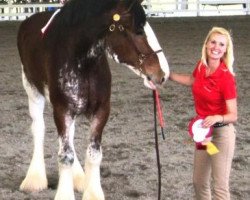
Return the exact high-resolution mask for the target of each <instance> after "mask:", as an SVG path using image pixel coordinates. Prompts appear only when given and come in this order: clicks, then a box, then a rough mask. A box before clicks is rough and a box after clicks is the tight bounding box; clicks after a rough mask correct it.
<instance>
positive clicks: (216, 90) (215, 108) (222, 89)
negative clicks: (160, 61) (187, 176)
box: [170, 27, 237, 200]
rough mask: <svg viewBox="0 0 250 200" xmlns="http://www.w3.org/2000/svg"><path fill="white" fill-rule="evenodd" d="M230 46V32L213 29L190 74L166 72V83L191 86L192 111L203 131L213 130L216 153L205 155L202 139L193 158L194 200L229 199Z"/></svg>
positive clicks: (233, 101)
mask: <svg viewBox="0 0 250 200" xmlns="http://www.w3.org/2000/svg"><path fill="white" fill-rule="evenodd" d="M233 61H234V55H233V43H232V38H231V36H230V33H229V32H228V31H227V30H226V29H224V28H221V27H213V28H212V29H211V30H210V31H209V33H208V35H207V37H206V39H205V41H204V44H203V48H202V57H201V60H200V61H199V62H198V63H197V65H196V67H195V69H194V71H193V74H192V75H185V74H177V73H174V72H171V73H170V80H173V81H176V82H178V83H180V84H183V85H188V86H191V87H192V93H193V98H194V105H195V110H196V113H197V115H198V116H201V117H203V118H204V121H203V124H202V126H203V127H204V128H208V127H213V133H212V142H213V143H214V144H215V145H216V146H217V148H218V149H219V153H217V154H215V155H209V154H208V153H207V152H206V151H204V149H206V146H205V145H204V144H206V142H207V141H206V140H205V141H203V143H202V144H203V145H204V146H203V145H197V146H196V149H195V155H194V174H193V184H194V188H195V196H196V199H198V200H211V199H212V194H211V186H210V177H212V180H213V191H214V195H213V199H214V200H229V199H230V192H229V176H230V170H231V164H232V159H233V154H234V148H235V128H234V125H233V123H234V122H236V120H237V91H236V83H235V78H234V72H233Z"/></svg>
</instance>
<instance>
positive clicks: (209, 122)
mask: <svg viewBox="0 0 250 200" xmlns="http://www.w3.org/2000/svg"><path fill="white" fill-rule="evenodd" d="M221 118H222V116H221V115H213V116H207V117H206V118H205V119H204V120H203V123H202V126H203V128H209V127H211V126H213V125H214V124H215V123H216V122H220V121H221Z"/></svg>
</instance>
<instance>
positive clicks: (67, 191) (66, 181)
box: [55, 164, 75, 200]
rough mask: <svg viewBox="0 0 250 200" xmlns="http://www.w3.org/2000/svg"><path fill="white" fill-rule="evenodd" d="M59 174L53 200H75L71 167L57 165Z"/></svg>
mask: <svg viewBox="0 0 250 200" xmlns="http://www.w3.org/2000/svg"><path fill="white" fill-rule="evenodd" d="M59 174H60V178H59V183H58V189H57V192H56V196H55V200H75V195H74V190H73V179H72V169H71V166H66V165H64V164H59Z"/></svg>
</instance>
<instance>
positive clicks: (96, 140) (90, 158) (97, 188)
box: [83, 103, 110, 200]
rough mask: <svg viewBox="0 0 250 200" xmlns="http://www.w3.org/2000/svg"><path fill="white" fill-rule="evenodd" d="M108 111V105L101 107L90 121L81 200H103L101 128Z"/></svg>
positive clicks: (106, 118) (105, 120)
mask: <svg viewBox="0 0 250 200" xmlns="http://www.w3.org/2000/svg"><path fill="white" fill-rule="evenodd" d="M109 111H110V106H109V103H108V105H105V106H102V107H101V108H100V109H99V110H98V112H97V113H96V114H94V115H93V116H94V117H93V118H92V121H91V127H90V131H91V137H90V144H89V146H88V148H87V152H86V160H85V185H86V189H85V191H84V195H83V200H104V199H105V198H104V193H103V190H102V187H101V180H100V165H101V161H102V149H101V137H102V131H103V128H104V126H105V124H106V122H107V120H108V116H109Z"/></svg>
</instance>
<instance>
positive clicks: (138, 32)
mask: <svg viewBox="0 0 250 200" xmlns="http://www.w3.org/2000/svg"><path fill="white" fill-rule="evenodd" d="M136 34H137V35H144V34H145V32H144V29H143V28H140V29H137V30H136Z"/></svg>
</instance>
